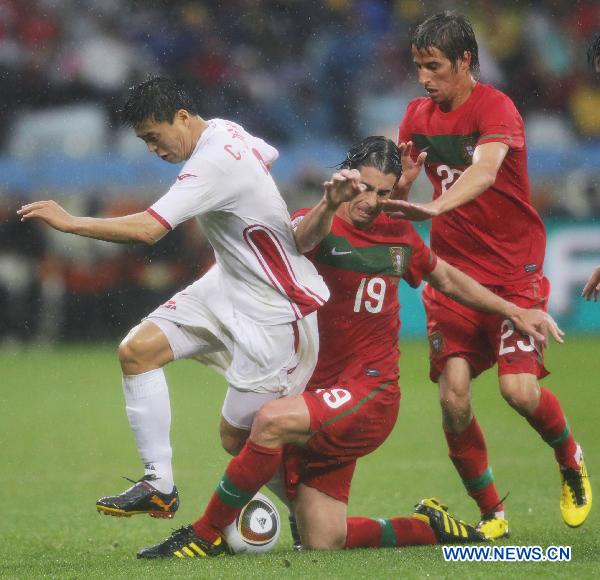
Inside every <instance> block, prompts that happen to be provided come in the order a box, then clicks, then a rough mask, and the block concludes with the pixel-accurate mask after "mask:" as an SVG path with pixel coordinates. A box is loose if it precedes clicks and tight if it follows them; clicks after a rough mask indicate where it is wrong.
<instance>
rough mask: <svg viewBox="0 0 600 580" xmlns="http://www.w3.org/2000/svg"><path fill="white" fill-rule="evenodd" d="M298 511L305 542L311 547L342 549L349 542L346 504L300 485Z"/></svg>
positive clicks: (300, 530)
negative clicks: (347, 538) (347, 537)
mask: <svg viewBox="0 0 600 580" xmlns="http://www.w3.org/2000/svg"><path fill="white" fill-rule="evenodd" d="M294 513H295V515H296V521H297V523H298V531H299V532H300V537H301V538H302V545H303V546H304V547H305V548H307V549H310V550H339V549H342V548H343V547H344V546H345V543H346V533H347V528H346V517H347V513H348V508H347V505H346V503H344V502H343V501H339V500H337V499H334V498H333V497H331V496H329V495H327V494H325V493H323V492H322V491H319V490H318V489H315V488H314V487H310V486H308V485H304V484H300V485H299V486H298V492H297V496H296V500H295V502H294Z"/></svg>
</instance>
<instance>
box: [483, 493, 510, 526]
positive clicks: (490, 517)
mask: <svg viewBox="0 0 600 580" xmlns="http://www.w3.org/2000/svg"><path fill="white" fill-rule="evenodd" d="M509 495H510V491H508V492H506V495H505V496H504V497H503V498H502V499H501V500H500V501H499V502H498V503H497V504H496V505H495V506H493V507H492V509H491V510H490V511H489V512H485V513H484V514H482V515H481V521H482V522H488V521H490V520H493V519H494V518H495V517H496V508H497V507H498V506H501V505H502V504H503V503H504V502H505V501H506V500H507V499H508V496H509Z"/></svg>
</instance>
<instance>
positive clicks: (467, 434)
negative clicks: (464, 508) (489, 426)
mask: <svg viewBox="0 0 600 580" xmlns="http://www.w3.org/2000/svg"><path fill="white" fill-rule="evenodd" d="M444 434H445V435H446V441H447V442H448V456H449V457H450V459H451V460H452V463H454V467H456V471H458V474H459V475H460V477H461V479H462V480H463V484H464V486H465V487H466V488H467V492H468V494H469V495H470V496H471V497H472V498H473V499H474V500H475V501H476V502H477V505H478V506H479V509H480V510H481V513H482V514H485V513H489V512H491V511H502V510H503V509H504V507H503V505H502V503H501V501H500V496H499V495H498V491H497V490H496V486H495V485H494V476H493V474H492V470H491V469H490V468H489V467H488V457H487V447H486V445H485V439H484V437H483V433H482V432H481V429H480V428H479V423H477V420H476V419H475V417H473V420H472V421H471V423H469V426H468V427H467V428H466V429H465V430H464V431H463V432H462V433H449V432H448V431H444Z"/></svg>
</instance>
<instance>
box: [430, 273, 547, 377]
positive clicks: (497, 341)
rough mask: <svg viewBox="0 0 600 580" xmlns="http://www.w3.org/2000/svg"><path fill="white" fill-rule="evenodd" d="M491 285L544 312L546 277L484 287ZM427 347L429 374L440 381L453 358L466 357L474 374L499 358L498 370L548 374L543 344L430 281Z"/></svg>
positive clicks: (511, 299)
mask: <svg viewBox="0 0 600 580" xmlns="http://www.w3.org/2000/svg"><path fill="white" fill-rule="evenodd" d="M487 288H488V289H489V290H491V291H492V292H494V293H495V294H497V295H498V296H501V297H502V298H504V299H505V300H508V301H509V302H512V303H513V304H516V305H518V306H521V307H522V308H539V309H541V310H544V311H546V309H547V305H548V297H549V296H550V282H549V281H548V279H547V278H545V277H544V278H540V279H539V280H536V281H534V282H531V281H529V282H527V283H525V284H521V285H518V286H488V287H487ZM423 303H424V305H425V311H426V313H427V335H428V337H429V349H430V375H429V376H430V377H431V380H432V381H433V382H438V380H439V377H440V374H441V373H442V370H443V369H444V366H445V365H446V361H447V360H448V359H449V358H451V357H456V356H458V357H460V358H463V359H465V360H466V361H467V362H468V363H469V365H470V366H471V370H472V373H473V377H476V376H477V375H479V374H480V373H482V372H483V371H485V370H486V369H489V368H490V367H492V366H494V364H495V363H496V362H498V375H499V376H500V375H507V374H519V373H531V374H534V375H536V376H537V377H538V378H542V377H545V376H546V375H548V371H547V370H546V369H545V367H544V353H543V348H542V347H541V345H537V344H535V341H534V340H533V338H532V337H530V336H525V335H523V334H521V333H520V332H518V331H516V330H515V329H514V325H513V323H512V322H511V321H510V320H507V319H504V318H502V317H501V316H498V315H497V314H488V313H484V312H477V311H476V310H472V309H471V308H467V307H466V306H463V305H462V304H458V302H455V301H454V300H452V299H451V298H448V297H446V296H445V295H444V294H442V293H441V292H438V291H437V290H435V289H434V288H432V287H431V286H429V285H427V286H426V287H425V290H424V291H423Z"/></svg>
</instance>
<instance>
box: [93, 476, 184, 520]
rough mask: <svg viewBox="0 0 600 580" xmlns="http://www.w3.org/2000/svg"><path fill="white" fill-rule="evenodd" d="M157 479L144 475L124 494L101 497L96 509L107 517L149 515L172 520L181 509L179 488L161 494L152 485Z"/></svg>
mask: <svg viewBox="0 0 600 580" xmlns="http://www.w3.org/2000/svg"><path fill="white" fill-rule="evenodd" d="M125 479H128V478H125ZM156 479H157V477H156V475H153V474H149V475H144V477H142V478H140V479H138V480H137V481H134V485H132V486H131V487H130V488H129V489H126V490H125V491H124V492H123V493H121V494H119V495H114V496H110V497H101V498H100V499H99V500H98V501H97V502H96V509H97V510H98V512H100V513H102V514H104V515H106V516H116V517H121V518H130V517H131V516H135V515H137V514H148V515H149V516H150V517H153V518H172V517H173V516H174V515H175V513H176V512H177V508H178V507H179V494H178V493H177V487H175V486H173V491H172V492H171V493H161V492H160V491H158V490H157V489H156V488H155V487H153V486H152V484H151V483H150V482H151V481H154V480H156ZM129 481H133V480H132V479H130V480H129Z"/></svg>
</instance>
